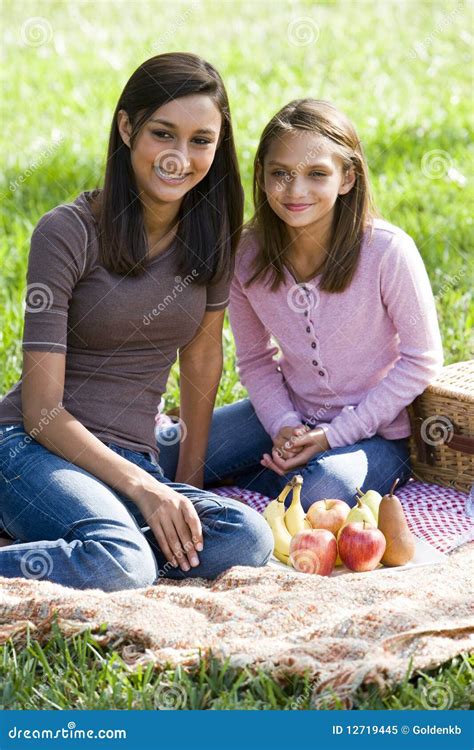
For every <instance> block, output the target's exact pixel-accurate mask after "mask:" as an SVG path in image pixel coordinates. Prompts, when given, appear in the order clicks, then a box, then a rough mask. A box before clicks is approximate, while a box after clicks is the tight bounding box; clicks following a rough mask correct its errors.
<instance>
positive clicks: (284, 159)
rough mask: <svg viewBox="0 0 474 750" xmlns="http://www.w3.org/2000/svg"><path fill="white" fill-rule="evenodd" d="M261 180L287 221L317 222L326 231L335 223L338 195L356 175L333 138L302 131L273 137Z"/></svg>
mask: <svg viewBox="0 0 474 750" xmlns="http://www.w3.org/2000/svg"><path fill="white" fill-rule="evenodd" d="M259 179H260V180H261V182H262V185H263V188H264V190H265V193H266V197H267V200H268V203H269V205H270V207H271V208H272V209H273V211H274V212H275V213H276V214H277V215H278V216H279V217H280V219H282V221H284V222H285V224H287V225H288V226H289V227H293V228H302V227H309V226H310V225H314V227H315V228H316V227H317V229H318V230H319V229H320V230H321V232H322V233H323V234H324V233H326V231H327V230H328V229H330V228H331V226H332V220H333V217H334V207H335V204H336V201H337V197H338V195H342V194H344V193H348V192H349V190H351V188H352V186H353V185H354V182H355V174H354V172H353V170H352V169H349V170H348V171H345V170H344V169H343V160H342V157H341V156H340V155H339V154H338V153H337V145H336V144H334V143H333V142H332V141H331V140H329V139H328V138H324V137H323V136H321V135H319V134H315V133H313V132H310V131H305V130H299V131H297V132H293V133H286V134H284V135H283V136H280V137H278V138H273V140H272V142H271V144H270V147H269V149H268V151H267V154H266V156H265V160H264V164H263V169H262V168H260V174H259Z"/></svg>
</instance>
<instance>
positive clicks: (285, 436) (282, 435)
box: [273, 424, 309, 458]
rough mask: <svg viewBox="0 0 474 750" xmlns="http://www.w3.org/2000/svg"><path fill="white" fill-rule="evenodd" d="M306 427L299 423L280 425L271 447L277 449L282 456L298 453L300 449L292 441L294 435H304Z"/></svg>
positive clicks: (286, 456) (287, 456)
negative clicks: (294, 425) (295, 424)
mask: <svg viewBox="0 0 474 750" xmlns="http://www.w3.org/2000/svg"><path fill="white" fill-rule="evenodd" d="M308 429H309V428H308V427H306V426H305V425H304V424H300V425H298V426H297V427H282V428H281V430H280V432H279V433H278V435H276V436H275V437H274V439H273V447H274V448H275V449H276V450H277V451H279V455H280V456H281V457H282V458H289V457H290V456H294V455H296V454H297V453H299V452H300V451H301V450H302V449H301V448H300V447H299V446H297V445H296V444H295V442H294V439H295V437H299V436H300V435H304V434H305V432H307V431H308Z"/></svg>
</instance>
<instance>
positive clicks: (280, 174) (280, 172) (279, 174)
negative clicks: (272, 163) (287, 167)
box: [272, 169, 286, 177]
mask: <svg viewBox="0 0 474 750" xmlns="http://www.w3.org/2000/svg"><path fill="white" fill-rule="evenodd" d="M285 174H286V172H285V171H284V170H283V169H276V170H275V171H274V172H272V175H274V177H283V175H285Z"/></svg>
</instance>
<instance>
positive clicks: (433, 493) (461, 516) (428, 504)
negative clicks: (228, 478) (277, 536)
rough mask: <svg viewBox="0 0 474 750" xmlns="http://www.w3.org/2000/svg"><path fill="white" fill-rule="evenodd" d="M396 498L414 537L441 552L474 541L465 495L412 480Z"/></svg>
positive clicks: (249, 498)
mask: <svg viewBox="0 0 474 750" xmlns="http://www.w3.org/2000/svg"><path fill="white" fill-rule="evenodd" d="M213 492H215V493H216V494H217V495H222V496H224V497H235V498H237V499H238V500H241V501H242V502H243V503H245V504H246V505H249V506H250V507H251V508H255V510H257V511H258V512H259V513H263V511H264V509H265V508H266V506H267V504H268V503H269V502H270V498H268V497H265V496H264V495H261V494H260V493H258V492H253V491H252V490H246V489H242V488H241V487H218V488H216V489H214V490H213ZM397 497H398V499H399V500H400V502H401V504H402V506H403V511H404V513H405V516H406V519H407V522H408V525H409V527H410V530H411V531H412V532H413V534H414V535H415V536H417V537H419V538H420V539H424V540H425V541H426V542H428V544H430V545H431V546H432V547H434V548H435V549H437V550H438V551H439V552H445V553H446V552H451V551H452V550H453V549H456V547H459V546H460V545H462V544H465V543H466V542H469V541H472V540H473V539H474V507H471V506H470V499H469V496H468V495H466V494H464V492H459V491H458V490H456V489H454V488H450V487H440V486H438V485H437V484H428V483H427V482H419V481H417V480H414V479H410V480H409V482H408V483H407V484H406V485H404V487H401V488H400V489H399V490H397Z"/></svg>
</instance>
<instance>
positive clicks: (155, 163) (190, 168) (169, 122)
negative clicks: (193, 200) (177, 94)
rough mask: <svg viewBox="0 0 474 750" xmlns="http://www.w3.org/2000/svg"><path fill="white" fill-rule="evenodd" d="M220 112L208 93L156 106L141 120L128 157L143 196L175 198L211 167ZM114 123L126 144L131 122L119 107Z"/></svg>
mask: <svg viewBox="0 0 474 750" xmlns="http://www.w3.org/2000/svg"><path fill="white" fill-rule="evenodd" d="M221 125H222V115H221V113H220V111H219V109H218V107H217V106H216V104H215V103H214V102H213V101H212V99H211V98H210V97H208V96H205V95H202V94H197V95H193V96H187V97H181V98H179V99H174V100H173V101H170V102H168V103H167V104H164V105H163V106H161V107H159V108H158V109H157V110H156V111H155V112H154V113H153V115H152V116H151V118H150V119H149V120H148V121H147V122H146V123H145V125H144V126H143V129H142V130H141V131H140V133H139V134H138V136H137V138H136V139H135V141H134V143H133V147H132V148H131V153H130V158H131V163H132V168H133V171H134V175H135V181H136V184H137V188H138V190H139V191H140V194H141V198H142V200H143V199H145V201H146V202H147V203H148V202H151V203H167V204H173V203H176V204H177V205H179V204H180V203H181V201H182V199H183V197H184V196H185V194H186V193H188V192H189V191H190V190H191V189H192V188H193V187H194V186H195V185H197V184H198V182H200V181H201V180H202V179H203V178H204V177H205V176H206V174H207V173H208V171H209V169H210V168H211V165H212V162H213V159H214V155H215V153H216V149H217V145H218V140H219V134H220V130H221ZM118 127H119V131H120V135H121V137H122V139H123V141H124V143H125V144H126V145H128V146H130V134H131V126H130V123H129V120H128V116H127V113H126V112H125V111H124V110H120V112H119V115H118Z"/></svg>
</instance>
